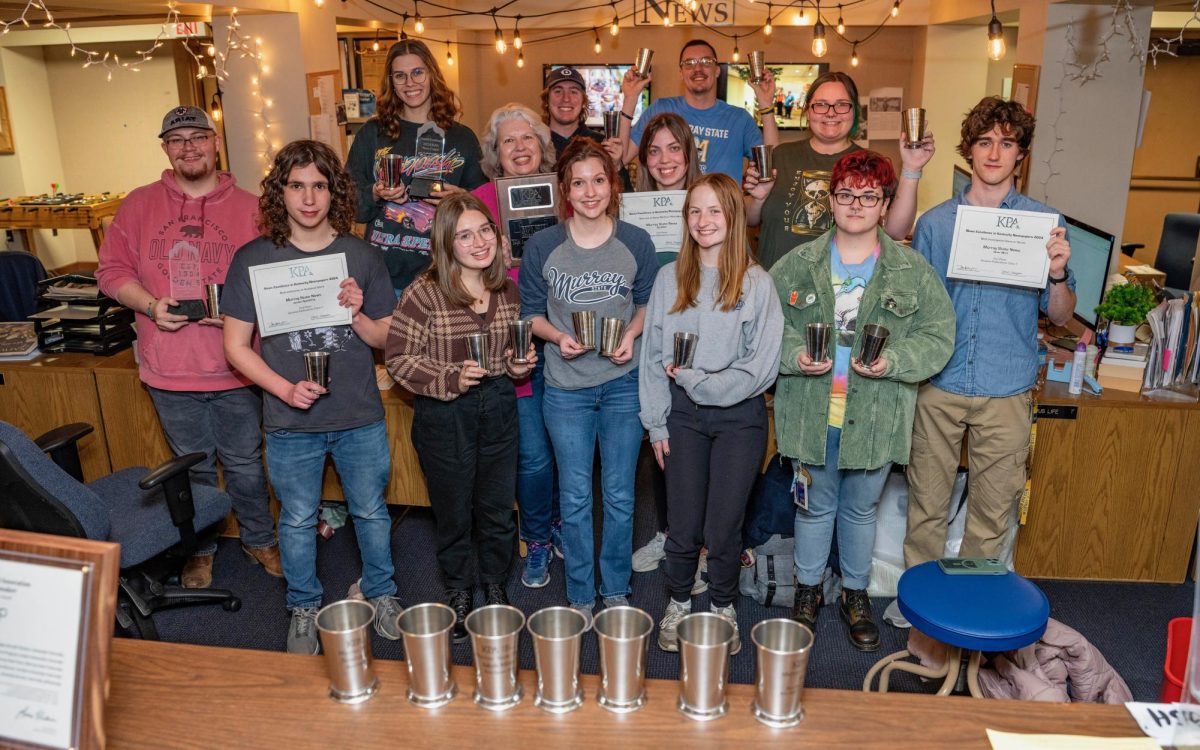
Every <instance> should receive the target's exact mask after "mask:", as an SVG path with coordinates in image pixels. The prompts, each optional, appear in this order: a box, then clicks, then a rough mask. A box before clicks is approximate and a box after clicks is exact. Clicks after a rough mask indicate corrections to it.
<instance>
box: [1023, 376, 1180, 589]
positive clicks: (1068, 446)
mask: <svg viewBox="0 0 1200 750" xmlns="http://www.w3.org/2000/svg"><path fill="white" fill-rule="evenodd" d="M1038 404H1039V406H1040V408H1041V409H1042V411H1043V412H1044V411H1047V408H1048V407H1064V408H1058V409H1054V410H1053V411H1055V412H1057V416H1052V415H1043V416H1040V417H1039V418H1038V422H1037V445H1036V447H1035V450H1034V459H1033V476H1032V479H1033V482H1032V490H1031V496H1030V507H1029V515H1028V519H1027V522H1026V525H1025V526H1024V527H1023V528H1022V529H1021V531H1020V533H1019V535H1018V537H1017V545H1016V558H1015V561H1016V566H1017V571H1018V572H1020V573H1021V574H1023V575H1026V576H1031V577H1041V578H1073V579H1101V580H1126V581H1160V582H1171V583H1180V582H1182V581H1183V580H1184V579H1185V577H1186V576H1187V569H1188V560H1189V558H1190V557H1191V550H1192V543H1193V542H1194V541H1195V539H1196V523H1197V518H1198V517H1200V460H1198V459H1200V407H1198V406H1197V404H1195V403H1178V402H1170V401H1151V400H1150V399H1147V398H1144V397H1142V396H1139V395H1137V394H1132V393H1123V392H1120V391H1106V392H1105V393H1104V394H1103V395H1102V396H1101V397H1099V398H1097V397H1095V396H1088V395H1083V396H1071V395H1069V394H1068V393H1067V391H1066V385H1064V384H1062V383H1047V384H1046V386H1045V387H1044V389H1043V391H1042V393H1041V394H1040V395H1039V396H1038Z"/></svg>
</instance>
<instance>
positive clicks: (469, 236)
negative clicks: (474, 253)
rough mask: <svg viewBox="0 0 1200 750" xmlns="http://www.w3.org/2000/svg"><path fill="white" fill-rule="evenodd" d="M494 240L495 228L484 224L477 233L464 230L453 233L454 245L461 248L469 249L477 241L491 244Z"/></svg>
mask: <svg viewBox="0 0 1200 750" xmlns="http://www.w3.org/2000/svg"><path fill="white" fill-rule="evenodd" d="M495 239H496V228H495V227H494V226H492V225H491V224H484V225H483V226H481V227H480V228H479V229H478V230H477V231H476V230H471V229H464V230H462V231H461V232H455V233H454V244H456V245H460V246H462V247H471V246H472V245H474V244H475V243H476V242H477V241H479V240H482V241H483V242H485V243H486V242H493V241H495Z"/></svg>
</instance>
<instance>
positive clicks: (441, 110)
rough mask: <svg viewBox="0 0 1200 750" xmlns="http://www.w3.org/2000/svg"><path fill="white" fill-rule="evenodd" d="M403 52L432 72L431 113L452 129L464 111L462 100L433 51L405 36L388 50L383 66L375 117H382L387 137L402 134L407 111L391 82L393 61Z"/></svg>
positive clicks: (447, 127)
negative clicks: (450, 83) (401, 122)
mask: <svg viewBox="0 0 1200 750" xmlns="http://www.w3.org/2000/svg"><path fill="white" fill-rule="evenodd" d="M400 55H416V56H417V57H419V58H421V64H422V65H424V66H425V70H426V71H427V72H428V73H429V79H428V80H429V116H430V117H431V118H433V121H434V122H435V123H437V126H438V127H439V128H441V129H442V130H449V129H450V128H451V127H453V126H454V121H455V120H457V119H458V117H459V115H461V114H462V102H461V101H460V100H459V98H458V94H456V93H454V91H453V90H451V88H450V87H449V86H448V85H447V84H446V78H445V77H444V76H443V75H442V69H441V68H439V67H438V64H437V60H436V59H434V57H433V53H432V52H430V51H429V48H428V47H426V46H425V43H424V42H422V41H419V40H417V39H405V40H404V41H403V42H396V43H395V44H393V45H392V47H391V49H389V50H388V54H387V64H385V65H384V66H383V80H382V81H381V82H380V84H379V101H378V102H377V104H376V107H375V119H377V120H379V128H380V130H382V131H383V132H384V133H386V134H387V136H388V138H391V139H393V140H394V139H396V138H399V137H400V119H401V115H403V114H404V102H402V101H400V97H399V96H397V95H396V87H395V86H394V85H393V84H392V63H393V62H394V61H395V60H396V58H397V57H399V56H400Z"/></svg>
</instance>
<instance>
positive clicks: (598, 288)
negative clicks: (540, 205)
mask: <svg viewBox="0 0 1200 750" xmlns="http://www.w3.org/2000/svg"><path fill="white" fill-rule="evenodd" d="M614 224H615V226H614V228H613V233H612V235H611V236H610V237H609V238H608V239H607V240H605V241H604V243H603V244H601V245H599V246H598V247H593V248H590V249H586V250H585V249H584V248H581V247H579V245H576V244H575V240H573V239H572V238H571V233H570V231H569V229H568V227H569V225H570V222H567V223H564V224H558V225H555V226H552V227H547V228H546V229H543V230H542V231H540V232H538V233H537V234H535V235H533V236H532V237H530V238H529V240H528V241H527V242H526V243H525V254H524V256H523V257H522V259H521V280H520V288H521V317H522V318H523V319H526V320H528V319H529V318H532V317H536V316H539V315H540V316H542V317H545V318H546V319H547V320H549V321H550V323H551V324H552V325H553V326H554V327H555V328H557V329H558V330H560V331H565V332H567V333H569V334H571V336H572V337H574V335H575V324H574V322H573V320H572V318H571V313H574V312H577V311H581V310H591V311H592V312H594V313H595V314H596V315H595V318H596V330H595V337H596V345H597V347H598V346H599V344H600V321H601V320H603V319H604V318H620V319H621V320H624V321H625V322H626V323H628V322H629V321H630V320H632V319H633V315H634V313H635V312H637V308H638V307H641V306H643V305H645V304H646V303H647V302H649V301H650V291H651V290H652V289H653V288H654V277H655V275H656V274H657V273H658V259H657V258H656V257H655V255H654V242H653V241H651V239H650V235H649V234H647V233H646V230H644V229H642V228H641V227H635V226H633V225H632V224H626V223H625V222H623V221H617V222H614ZM640 354H641V337H638V338H637V339H635V341H634V348H633V358H632V359H630V360H629V361H628V362H626V363H625V364H623V365H616V364H613V362H612V361H611V360H610V359H608V358H607V357H601V356H600V355H599V354H597V353H596V352H594V351H591V352H584V353H583V354H581V355H579V356H578V357H575V358H574V359H563V358H562V354H561V353H560V351H559V348H558V345H557V344H552V343H550V342H547V343H546V348H545V355H546V359H545V362H546V382H547V383H548V384H550V385H552V386H554V387H555V388H562V389H564V390H578V389H580V388H591V387H593V386H597V385H600V384H602V383H607V382H608V381H610V380H612V379H614V378H616V377H619V376H621V375H624V374H625V373H627V372H629V371H630V370H632V369H633V368H635V367H637V364H638V359H639V357H640Z"/></svg>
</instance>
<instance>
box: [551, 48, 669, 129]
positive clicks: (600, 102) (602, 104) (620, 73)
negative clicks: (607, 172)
mask: <svg viewBox="0 0 1200 750" xmlns="http://www.w3.org/2000/svg"><path fill="white" fill-rule="evenodd" d="M632 67H633V66H632V65H616V64H613V65H605V64H602V63H585V64H582V65H570V64H566V63H551V64H548V65H543V66H542V81H543V84H544V82H545V80H546V76H548V75H550V71H552V70H554V69H555V68H574V69H575V70H578V71H579V74H580V75H582V76H583V80H584V81H585V82H586V83H587V97H588V112H589V114H588V118H587V121H586V125H587V126H588V127H589V128H595V129H597V130H600V129H602V128H603V127H604V116H603V115H602V114H601V113H602V112H608V111H611V110H614V109H615V110H619V109H620V108H621V79H623V78H624V77H625V71H627V70H629V69H630V68H632ZM649 106H650V86H646V88H645V89H644V90H643V91H642V95H641V97H639V99H638V103H637V106H636V107H635V108H634V110H633V119H634V120H635V121H636V120H637V118H639V117H641V116H642V112H644V111H645V110H646V107H649Z"/></svg>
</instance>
